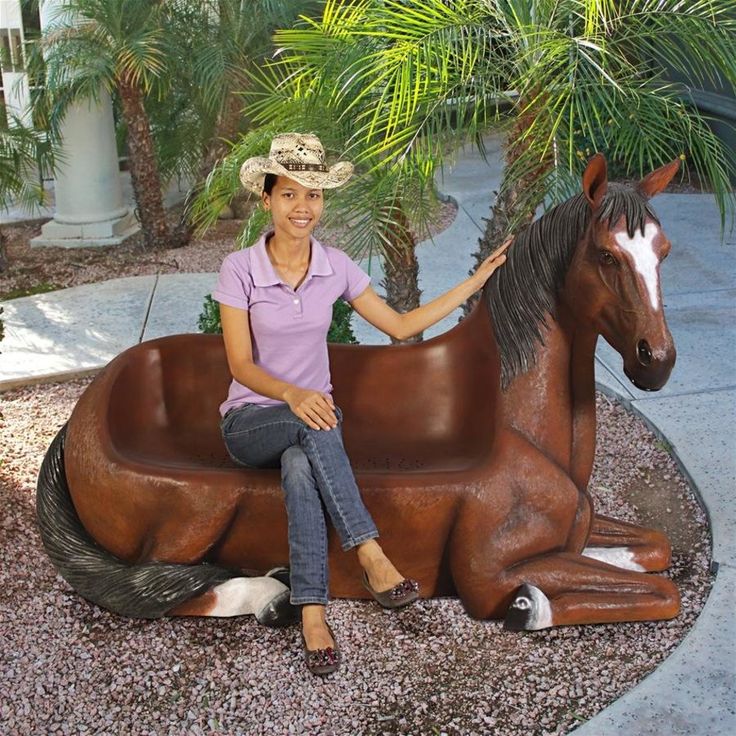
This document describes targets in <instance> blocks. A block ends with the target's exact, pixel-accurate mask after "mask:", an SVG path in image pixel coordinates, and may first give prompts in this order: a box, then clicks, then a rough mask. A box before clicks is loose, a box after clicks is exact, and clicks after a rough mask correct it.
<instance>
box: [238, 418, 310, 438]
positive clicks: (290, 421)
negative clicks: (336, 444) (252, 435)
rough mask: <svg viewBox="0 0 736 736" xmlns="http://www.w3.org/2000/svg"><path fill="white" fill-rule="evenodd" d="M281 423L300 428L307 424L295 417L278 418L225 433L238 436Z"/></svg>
mask: <svg viewBox="0 0 736 736" xmlns="http://www.w3.org/2000/svg"><path fill="white" fill-rule="evenodd" d="M281 424H295V425H296V426H297V427H299V428H300V429H301V428H304V427H307V425H306V424H305V423H304V422H302V421H301V420H300V419H296V420H295V421H293V420H291V419H279V420H278V421H275V422H269V423H268V424H259V425H258V426H257V427H249V428H248V429H239V430H237V431H234V432H231V431H228V432H227V434H229V435H233V436H234V435H238V436H240V435H241V434H247V433H248V432H257V431H259V430H261V429H268V428H269V427H278V426H279V425H281Z"/></svg>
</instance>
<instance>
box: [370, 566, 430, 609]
mask: <svg viewBox="0 0 736 736" xmlns="http://www.w3.org/2000/svg"><path fill="white" fill-rule="evenodd" d="M363 585H364V586H365V588H366V590H367V591H368V592H369V593H370V594H371V595H372V596H373V597H374V598H375V599H376V600H377V601H378V602H379V603H380V604H381V605H382V606H383V607H384V608H402V607H403V606H408V605H409V604H410V603H414V601H415V600H416V599H417V598H419V583H418V582H417V581H416V580H412V579H411V578H404V579H403V580H402V581H401V582H400V583H399V584H398V585H395V586H394V587H393V588H391V589H390V590H384V591H383V592H382V593H379V592H378V591H377V590H373V588H372V587H371V584H370V583H369V582H368V575H367V574H366V573H363Z"/></svg>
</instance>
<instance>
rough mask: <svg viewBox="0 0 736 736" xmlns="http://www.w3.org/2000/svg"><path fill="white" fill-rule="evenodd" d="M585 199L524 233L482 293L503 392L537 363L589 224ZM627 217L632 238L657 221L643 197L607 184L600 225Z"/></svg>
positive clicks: (568, 204)
mask: <svg viewBox="0 0 736 736" xmlns="http://www.w3.org/2000/svg"><path fill="white" fill-rule="evenodd" d="M591 214H592V213H591V209H590V204H589V202H588V200H587V199H586V197H585V195H584V194H582V193H581V194H578V195H576V196H574V197H571V198H570V199H568V200H567V201H566V202H563V203H562V204H559V205H557V206H556V207H554V208H553V209H551V210H550V211H549V212H546V213H545V214H544V215H542V217H540V218H539V219H538V220H535V221H534V222H533V223H531V224H530V225H529V226H528V227H527V228H525V229H524V230H522V231H521V232H520V233H519V234H518V235H517V236H516V238H515V239H514V243H513V245H512V246H511V247H510V248H509V250H508V254H507V257H506V262H505V264H504V265H503V267H502V268H499V269H497V270H496V271H495V272H494V273H493V275H492V276H491V278H490V279H489V280H488V282H487V283H486V285H485V288H484V290H483V296H484V299H486V300H487V303H488V306H489V307H490V312H491V319H492V320H493V326H494V330H495V334H496V342H497V343H498V348H499V352H500V356H501V385H502V387H503V388H504V389H506V388H507V386H508V385H509V384H510V383H511V381H512V380H513V379H514V378H515V377H516V376H518V375H521V374H523V373H526V372H527V371H528V370H530V369H531V368H532V367H533V366H534V364H535V362H536V354H537V349H538V348H539V347H540V346H541V345H544V335H543V323H544V318H545V315H547V314H551V315H552V317H553V319H556V309H555V308H556V305H557V300H558V296H559V292H560V289H561V288H562V285H563V283H564V281H565V275H566V274H567V270H568V268H569V267H570V262H571V261H572V256H573V253H574V252H575V248H576V247H577V245H578V243H579V242H580V239H581V238H582V237H583V235H584V234H585V232H586V230H587V228H588V226H589V224H590V220H591ZM622 215H624V216H625V217H626V229H627V231H628V233H629V237H632V238H633V237H634V233H635V232H636V230H637V229H638V230H640V231H641V232H642V233H643V232H644V225H645V223H646V220H647V218H651V219H653V220H654V221H655V222H656V223H657V224H659V220H658V219H657V216H656V215H655V214H654V212H653V211H652V209H651V207H650V206H649V202H648V200H647V199H646V198H645V197H644V196H643V195H641V194H639V192H637V191H636V190H634V189H631V188H629V187H625V186H622V185H620V184H615V183H609V185H608V191H607V192H606V195H605V197H604V198H603V201H602V202H601V206H600V210H599V212H598V215H597V220H599V221H602V222H605V221H607V222H608V226H609V227H610V226H611V224H615V223H616V222H618V220H619V219H620V218H621V216H622Z"/></svg>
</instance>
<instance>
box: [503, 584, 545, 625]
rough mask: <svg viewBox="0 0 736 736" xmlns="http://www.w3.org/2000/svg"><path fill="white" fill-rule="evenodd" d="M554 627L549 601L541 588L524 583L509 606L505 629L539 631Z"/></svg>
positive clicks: (504, 623)
mask: <svg viewBox="0 0 736 736" xmlns="http://www.w3.org/2000/svg"><path fill="white" fill-rule="evenodd" d="M550 626H552V608H551V606H550V604H549V599H548V598H547V596H546V595H545V594H544V593H542V591H541V590H539V588H535V587H534V586H533V585H529V584H528V583H524V585H522V586H521V588H519V590H518V591H517V593H516V598H514V602H513V603H512V604H511V605H510V606H509V610H508V612H507V613H506V620H505V621H504V622H503V627H504V629H508V630H509V631H539V630H540V629H546V628H549V627H550Z"/></svg>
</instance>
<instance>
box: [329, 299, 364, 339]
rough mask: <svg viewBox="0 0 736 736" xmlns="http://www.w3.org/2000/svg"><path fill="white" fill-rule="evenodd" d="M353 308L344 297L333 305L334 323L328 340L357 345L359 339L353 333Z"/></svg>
mask: <svg viewBox="0 0 736 736" xmlns="http://www.w3.org/2000/svg"><path fill="white" fill-rule="evenodd" d="M352 316H353V308H352V307H351V306H350V305H349V304H348V303H347V302H346V301H343V300H342V299H338V300H337V301H336V302H335V303H334V304H333V306H332V324H331V325H330V329H329V330H328V332H327V342H342V343H346V344H348V345H355V344H356V343H357V342H358V341H357V340H356V339H355V335H354V334H353V327H352V325H351V324H350V319H351V318H352Z"/></svg>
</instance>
